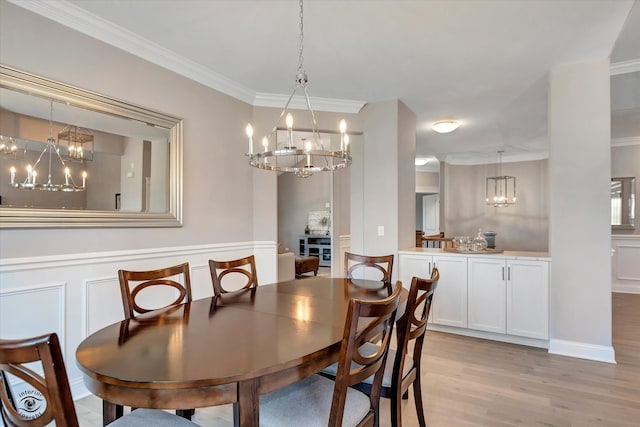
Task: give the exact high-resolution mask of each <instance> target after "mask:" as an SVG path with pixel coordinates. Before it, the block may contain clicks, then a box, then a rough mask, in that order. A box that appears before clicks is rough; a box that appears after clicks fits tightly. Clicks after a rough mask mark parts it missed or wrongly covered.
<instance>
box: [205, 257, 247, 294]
mask: <svg viewBox="0 0 640 427" xmlns="http://www.w3.org/2000/svg"><path fill="white" fill-rule="evenodd" d="M209 271H210V272H211V281H212V282H213V294H214V295H216V296H217V295H222V294H225V293H227V292H232V291H231V290H228V289H225V288H224V287H223V285H222V282H223V279H224V278H225V276H228V277H227V281H229V282H230V281H231V280H233V281H234V283H239V284H240V287H235V286H234V288H235V289H234V291H235V290H240V289H250V288H256V287H257V286H258V273H257V272H256V259H255V257H254V256H253V255H249V256H248V257H245V258H240V259H235V260H232V261H215V260H212V259H210V260H209ZM238 276H244V277H241V278H240V279H237V280H236V279H230V278H231V277H238ZM245 281H246V282H245ZM242 282H244V284H242Z"/></svg>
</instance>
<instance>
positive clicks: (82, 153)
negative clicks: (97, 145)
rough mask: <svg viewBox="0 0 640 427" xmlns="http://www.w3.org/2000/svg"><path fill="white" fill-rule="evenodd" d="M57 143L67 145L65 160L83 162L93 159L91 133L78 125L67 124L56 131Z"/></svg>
mask: <svg viewBox="0 0 640 427" xmlns="http://www.w3.org/2000/svg"><path fill="white" fill-rule="evenodd" d="M58 145H64V146H66V147H67V155H66V156H64V158H65V160H67V161H70V162H80V163H82V162H85V161H92V160H93V134H92V133H91V132H90V131H89V130H87V129H83V128H81V127H80V126H71V125H69V126H67V127H65V128H64V129H62V130H61V131H60V132H58Z"/></svg>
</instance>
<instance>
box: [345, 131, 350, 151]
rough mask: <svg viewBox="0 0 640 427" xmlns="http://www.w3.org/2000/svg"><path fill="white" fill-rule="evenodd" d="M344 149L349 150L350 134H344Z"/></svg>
mask: <svg viewBox="0 0 640 427" xmlns="http://www.w3.org/2000/svg"><path fill="white" fill-rule="evenodd" d="M344 151H349V135H347V134H346V133H345V134H344Z"/></svg>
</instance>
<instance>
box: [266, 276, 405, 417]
mask: <svg viewBox="0 0 640 427" xmlns="http://www.w3.org/2000/svg"><path fill="white" fill-rule="evenodd" d="M401 290H402V284H401V283H400V282H397V283H396V286H395V289H394V291H393V293H392V294H391V296H389V297H387V298H384V299H382V300H373V301H366V300H361V299H351V300H350V301H349V308H348V311H347V317H346V321H345V325H344V332H343V338H342V344H341V347H340V356H339V359H338V371H337V376H336V379H335V381H332V380H330V379H328V378H325V377H323V376H320V375H311V376H310V377H307V378H305V379H303V380H302V381H299V382H297V383H294V384H292V385H290V386H287V387H285V388H283V389H280V390H276V391H274V392H272V393H269V394H266V395H264V396H261V397H260V426H264V427H272V426H273V427H275V426H277V427H280V426H283V425H296V426H301V425H304V426H306V427H315V426H322V427H326V426H327V425H328V426H330V427H339V426H378V424H379V405H380V388H381V385H382V376H383V372H384V366H385V361H386V358H387V354H388V350H389V343H390V340H391V333H392V329H393V323H394V321H395V314H396V309H397V307H398V301H399V299H400V292H401ZM365 321H366V323H362V322H365ZM359 322H360V323H361V324H366V327H364V328H362V329H361V330H360V331H358V323H359ZM365 343H366V344H367V345H368V346H369V347H370V348H374V349H375V350H374V351H367V352H366V353H362V352H361V348H363V346H364V344H365ZM370 376H373V377H374V380H373V384H372V391H371V393H370V395H369V396H367V395H366V394H365V393H362V392H360V391H358V390H356V389H354V388H352V387H351V386H352V385H354V384H358V383H359V382H361V381H363V380H364V379H365V378H368V377H370Z"/></svg>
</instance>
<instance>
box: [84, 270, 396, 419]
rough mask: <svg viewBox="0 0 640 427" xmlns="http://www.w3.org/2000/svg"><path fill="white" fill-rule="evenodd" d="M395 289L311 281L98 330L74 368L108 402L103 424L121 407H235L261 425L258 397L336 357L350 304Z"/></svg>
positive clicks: (183, 307)
mask: <svg viewBox="0 0 640 427" xmlns="http://www.w3.org/2000/svg"><path fill="white" fill-rule="evenodd" d="M388 292H389V291H388V289H386V288H385V287H384V286H381V282H376V281H366V280H353V281H352V280H348V279H343V278H327V277H312V278H305V279H301V280H293V281H287V282H281V283H277V284H272V285H261V286H259V287H258V288H256V289H251V290H245V291H239V292H236V293H229V294H224V295H222V296H219V297H217V298H216V297H211V298H204V299H201V300H196V301H192V302H190V303H186V304H182V305H179V306H176V307H172V308H169V309H165V310H158V311H155V312H151V313H147V314H145V315H142V316H140V317H138V318H136V319H130V320H125V321H122V322H120V323H116V324H113V325H110V326H107V327H106V328H103V329H101V330H99V331H97V332H95V333H94V334H92V335H90V336H89V337H87V338H86V339H85V340H84V341H83V342H82V343H81V344H80V345H79V346H78V349H77V351H76V358H77V363H78V367H79V368H80V370H81V371H82V372H83V373H84V382H85V384H86V386H87V388H88V389H89V390H90V391H91V392H92V393H94V394H95V395H97V396H98V397H100V398H102V399H103V401H104V402H105V405H104V418H105V419H104V422H105V424H106V423H108V422H111V421H112V420H113V419H114V418H115V417H116V416H117V415H116V412H115V409H114V408H115V407H116V405H125V406H132V407H138V408H160V409H181V408H199V407H206V406H214V405H220V404H225V403H234V402H237V406H236V409H237V413H236V414H235V415H236V424H238V425H240V426H249V425H251V426H257V425H259V413H258V409H259V396H260V395H261V394H264V393H268V392H270V391H273V390H276V389H279V388H281V387H284V386H286V385H288V384H291V383H293V382H295V381H298V380H300V379H302V378H304V377H306V376H308V375H311V374H313V373H315V372H318V371H320V370H321V369H323V368H324V367H326V366H328V365H330V364H331V363H334V362H335V361H337V360H338V355H339V351H340V342H341V339H342V333H343V328H344V322H345V317H346V312H347V307H348V303H349V299H350V298H354V297H355V298H362V299H380V298H383V297H385V296H387V295H388ZM405 298H406V297H405Z"/></svg>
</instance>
